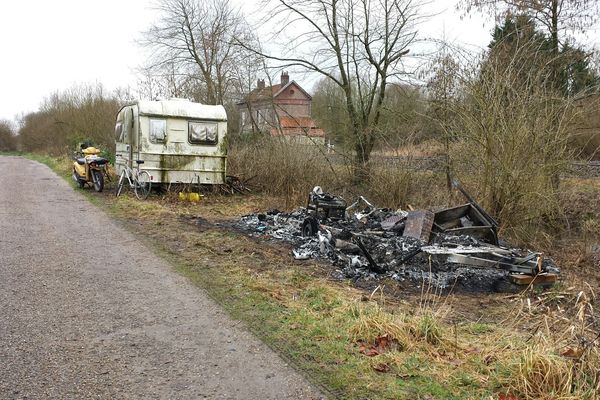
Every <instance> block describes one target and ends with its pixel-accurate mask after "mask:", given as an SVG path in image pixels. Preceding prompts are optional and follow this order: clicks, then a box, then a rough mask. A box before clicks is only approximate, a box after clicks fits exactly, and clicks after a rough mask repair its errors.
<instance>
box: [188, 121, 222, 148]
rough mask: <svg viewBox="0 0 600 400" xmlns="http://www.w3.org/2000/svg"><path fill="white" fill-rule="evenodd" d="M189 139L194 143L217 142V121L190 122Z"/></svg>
mask: <svg viewBox="0 0 600 400" xmlns="http://www.w3.org/2000/svg"><path fill="white" fill-rule="evenodd" d="M188 131H189V141H190V143H193V144H216V143H217V139H218V130H217V123H216V122H189V124H188Z"/></svg>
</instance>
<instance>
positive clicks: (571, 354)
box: [560, 347, 583, 358]
mask: <svg viewBox="0 0 600 400" xmlns="http://www.w3.org/2000/svg"><path fill="white" fill-rule="evenodd" d="M560 355H561V356H563V357H567V358H581V356H582V355H583V350H582V349H578V348H572V347H569V348H567V349H566V350H564V351H563V352H562V353H560Z"/></svg>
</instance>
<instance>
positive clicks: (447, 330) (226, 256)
mask: <svg viewBox="0 0 600 400" xmlns="http://www.w3.org/2000/svg"><path fill="white" fill-rule="evenodd" d="M38 160H39V161H42V162H45V163H46V164H48V165H50V166H51V167H52V168H53V169H54V170H55V171H57V172H58V173H59V174H60V175H62V176H65V177H66V179H69V178H68V175H69V170H70V168H69V164H68V160H59V161H57V160H52V159H45V158H38ZM75 190H78V189H75ZM83 192H84V193H86V194H87V195H88V197H89V198H90V199H93V201H94V203H96V204H97V205H99V206H100V207H101V208H103V209H104V210H105V211H106V212H108V213H109V214H110V215H112V216H113V217H114V218H115V219H117V220H118V221H120V223H122V224H123V225H124V226H125V227H126V228H127V229H129V230H131V231H132V232H133V233H134V234H136V235H137V236H138V237H139V238H141V239H142V240H144V241H145V242H146V244H147V246H148V247H149V248H151V249H153V250H154V251H155V252H157V253H158V254H160V255H161V256H163V257H165V258H166V259H168V260H169V261H170V262H171V263H172V264H173V265H175V266H176V267H175V268H176V269H177V270H178V271H179V273H181V274H183V275H185V276H187V277H188V278H189V279H190V280H191V281H192V282H194V283H195V284H196V285H198V286H199V287H201V288H203V289H204V290H206V291H207V292H208V293H209V294H210V295H211V296H212V297H213V298H214V299H215V300H216V301H217V302H218V303H219V304H221V305H222V306H223V307H224V308H225V309H226V310H227V311H228V312H229V313H230V314H231V315H232V316H233V317H234V318H236V319H239V320H240V321H242V322H243V323H244V324H245V325H246V326H247V327H248V328H249V329H250V330H251V331H252V332H254V333H255V334H256V335H257V336H258V337H259V338H261V339H262V340H264V341H265V342H267V343H268V344H270V345H271V346H272V347H273V348H275V349H276V350H277V351H278V352H279V353H280V354H282V356H283V357H285V358H287V359H289V360H290V362H291V363H292V365H294V366H296V367H297V368H298V369H300V370H301V371H304V372H305V373H306V374H307V375H308V376H309V378H310V379H311V380H313V381H314V382H317V383H320V384H321V385H323V386H324V387H325V388H327V389H328V390H329V392H330V393H331V395H332V397H337V398H350V399H365V398H369V399H499V398H504V399H557V398H560V399H596V398H597V394H596V392H597V390H598V389H599V387H598V385H599V381H598V374H597V371H598V370H599V368H600V360H599V353H598V348H597V344H598V343H597V341H596V339H597V338H598V337H597V334H598V331H599V329H598V328H599V327H598V325H597V322H596V320H595V318H594V308H593V305H594V294H593V291H592V290H591V288H588V287H586V286H585V285H584V284H581V285H578V286H574V287H570V286H569V285H566V284H562V285H559V286H557V287H556V288H554V289H553V290H551V291H548V292H543V293H541V292H539V293H538V292H527V293H524V294H522V295H517V296H504V295H480V296H477V297H475V296H467V295H460V294H454V295H450V296H443V297H442V296H438V295H436V294H435V293H431V292H430V291H429V290H428V289H427V288H428V285H427V282H423V285H421V287H422V289H421V290H414V291H409V292H406V293H402V292H400V293H399V292H398V291H397V290H395V287H394V285H395V283H394V282H378V283H376V284H374V285H373V286H372V287H371V288H370V289H369V290H365V289H358V288H356V287H354V286H352V285H351V284H350V283H348V282H340V281H335V280H332V279H330V277H329V274H330V272H331V267H330V266H328V265H320V264H316V263H313V262H307V261H304V262H296V261H293V260H292V258H291V257H290V256H289V248H288V247H286V246H283V245H281V244H277V243H269V242H267V241H264V240H257V239H253V238H249V237H247V236H246V235H244V234H242V233H240V232H238V231H236V230H235V229H231V228H228V227H227V224H226V223H227V221H230V220H232V219H235V218H237V217H238V216H239V215H241V214H245V213H248V212H252V211H258V210H264V209H265V208H269V207H274V206H277V205H278V204H281V203H282V202H284V201H285V196H283V197H274V196H272V195H252V196H244V197H242V196H232V197H222V196H209V197H208V198H207V199H206V200H205V201H203V202H200V203H197V204H189V203H179V202H177V201H176V200H175V196H174V195H165V196H156V195H155V196H151V197H150V199H149V200H148V201H144V202H140V201H137V200H135V199H134V198H133V197H130V196H122V197H119V198H115V197H114V196H111V195H110V193H104V194H96V193H93V192H92V191H90V190H85V191H83ZM572 268H576V267H572ZM574 285H575V283H574ZM579 288H582V289H583V290H581V289H579Z"/></svg>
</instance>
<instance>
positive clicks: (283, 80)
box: [281, 71, 290, 86]
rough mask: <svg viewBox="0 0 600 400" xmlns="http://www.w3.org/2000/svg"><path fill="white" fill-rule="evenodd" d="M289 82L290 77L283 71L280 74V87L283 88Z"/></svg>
mask: <svg viewBox="0 0 600 400" xmlns="http://www.w3.org/2000/svg"><path fill="white" fill-rule="evenodd" d="M289 82H290V76H289V75H288V73H287V71H283V72H282V73H281V86H285V85H287V84H288V83H289Z"/></svg>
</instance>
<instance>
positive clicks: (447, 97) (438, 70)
mask: <svg viewBox="0 0 600 400" xmlns="http://www.w3.org/2000/svg"><path fill="white" fill-rule="evenodd" d="M448 50H449V49H448V46H447V45H445V44H444V46H443V47H442V49H441V51H440V52H439V54H438V56H437V57H435V58H434V60H433V62H432V64H431V65H430V68H429V70H430V73H431V76H430V78H429V80H428V82H427V91H428V99H429V110H428V114H429V116H430V117H431V118H433V119H434V121H437V126H436V128H437V129H436V130H437V131H438V133H439V136H441V138H442V141H443V143H444V152H445V166H444V170H445V173H446V186H447V188H448V190H452V176H451V169H452V168H451V167H452V166H451V158H450V141H451V139H452V138H453V134H452V131H451V130H450V129H449V127H450V126H451V125H452V119H453V117H454V114H453V113H452V112H451V111H450V110H451V109H452V108H453V103H454V102H456V101H458V98H459V93H458V92H459V89H460V88H459V80H458V77H459V73H460V65H459V63H458V61H457V60H456V59H455V58H454V57H453V56H452V54H451V53H450V52H449V51H448Z"/></svg>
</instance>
